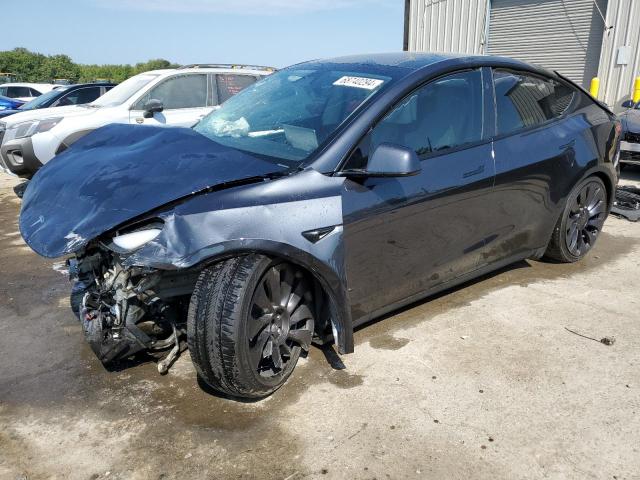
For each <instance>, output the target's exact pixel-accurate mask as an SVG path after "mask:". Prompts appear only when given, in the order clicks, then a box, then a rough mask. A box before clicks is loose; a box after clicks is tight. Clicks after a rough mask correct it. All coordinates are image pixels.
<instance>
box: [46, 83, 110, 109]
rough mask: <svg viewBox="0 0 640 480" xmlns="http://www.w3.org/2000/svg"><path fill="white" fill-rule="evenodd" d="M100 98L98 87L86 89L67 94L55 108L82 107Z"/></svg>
mask: <svg viewBox="0 0 640 480" xmlns="http://www.w3.org/2000/svg"><path fill="white" fill-rule="evenodd" d="M99 96H100V87H86V88H81V89H78V90H76V91H74V92H71V93H67V94H66V95H64V96H63V97H62V98H61V99H60V100H58V102H57V103H56V106H57V107H61V106H64V105H83V104H85V103H91V102H93V101H94V100H95V99H96V98H98V97H99Z"/></svg>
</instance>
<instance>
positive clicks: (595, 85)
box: [589, 77, 600, 98]
mask: <svg viewBox="0 0 640 480" xmlns="http://www.w3.org/2000/svg"><path fill="white" fill-rule="evenodd" d="M598 90H600V79H599V78H598V77H593V78H592V79H591V87H590V88H589V93H590V94H591V96H592V97H593V98H598Z"/></svg>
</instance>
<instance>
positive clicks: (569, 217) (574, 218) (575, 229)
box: [545, 177, 608, 263]
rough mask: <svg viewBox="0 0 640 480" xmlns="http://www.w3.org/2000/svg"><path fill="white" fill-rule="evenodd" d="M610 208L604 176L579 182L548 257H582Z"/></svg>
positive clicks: (564, 259) (571, 259) (564, 260)
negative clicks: (601, 178)
mask: <svg viewBox="0 0 640 480" xmlns="http://www.w3.org/2000/svg"><path fill="white" fill-rule="evenodd" d="M607 211H608V208H607V189H606V187H605V186H604V183H603V182H602V180H600V179H599V178H598V177H588V178H586V179H585V180H583V181H582V182H580V183H579V184H578V185H576V186H575V187H574V188H573V190H572V191H571V193H570V194H569V196H568V197H567V203H566V205H565V208H564V210H563V212H562V214H561V215H560V218H559V219H558V222H557V224H556V226H555V228H554V230H553V235H552V236H551V240H550V242H549V245H548V247H547V251H546V252H545V257H546V258H549V259H552V260H555V261H558V262H562V263H572V262H576V261H578V260H580V259H581V258H583V257H584V256H585V255H586V254H587V253H588V252H589V251H590V250H591V249H592V248H593V246H594V245H595V242H596V240H597V238H598V235H599V234H600V231H601V230H602V226H603V224H604V221H605V219H606V218H607Z"/></svg>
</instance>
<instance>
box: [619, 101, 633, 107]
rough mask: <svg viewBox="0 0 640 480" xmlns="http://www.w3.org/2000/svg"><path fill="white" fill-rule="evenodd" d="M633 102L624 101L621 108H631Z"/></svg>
mask: <svg viewBox="0 0 640 480" xmlns="http://www.w3.org/2000/svg"><path fill="white" fill-rule="evenodd" d="M633 105H634V103H633V100H625V101H624V102H622V108H633Z"/></svg>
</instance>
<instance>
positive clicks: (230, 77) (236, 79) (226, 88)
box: [214, 73, 257, 105]
mask: <svg viewBox="0 0 640 480" xmlns="http://www.w3.org/2000/svg"><path fill="white" fill-rule="evenodd" d="M256 80H257V77H255V76H254V75H240V74H233V73H218V74H216V75H215V93H216V96H215V102H216V103H214V105H220V104H221V103H223V102H225V101H226V100H228V99H229V98H231V97H232V96H234V95H235V94H236V93H238V92H240V91H241V90H243V89H245V88H247V87H248V86H250V85H253V84H254V83H255V82H256Z"/></svg>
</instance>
